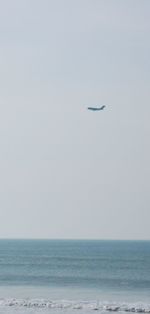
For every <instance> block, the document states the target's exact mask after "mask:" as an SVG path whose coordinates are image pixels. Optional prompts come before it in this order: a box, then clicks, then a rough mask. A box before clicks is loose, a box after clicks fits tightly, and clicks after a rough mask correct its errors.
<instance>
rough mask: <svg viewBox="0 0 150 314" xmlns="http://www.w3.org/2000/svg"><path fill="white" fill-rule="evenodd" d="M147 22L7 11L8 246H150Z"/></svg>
mask: <svg viewBox="0 0 150 314" xmlns="http://www.w3.org/2000/svg"><path fill="white" fill-rule="evenodd" d="M149 17H150V1H149V0H13V1H12V0H5V1H4V0H0V237H1V238H84V239H86V238H98V239H150V226H149V224H150V144H149V141H150V122H149V119H150V94H149V87H150V40H149V34H150V18H149ZM96 104H97V105H101V104H106V105H107V106H106V108H105V110H103V111H100V112H90V111H88V110H87V106H89V105H90V106H91V105H96Z"/></svg>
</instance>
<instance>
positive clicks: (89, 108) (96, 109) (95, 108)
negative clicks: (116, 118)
mask: <svg viewBox="0 0 150 314" xmlns="http://www.w3.org/2000/svg"><path fill="white" fill-rule="evenodd" d="M105 107H106V106H105V105H103V106H101V107H88V108H87V109H88V110H92V111H99V110H103V109H104V108H105Z"/></svg>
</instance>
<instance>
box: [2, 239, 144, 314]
mask: <svg viewBox="0 0 150 314" xmlns="http://www.w3.org/2000/svg"><path fill="white" fill-rule="evenodd" d="M94 311H97V312H98V313H103V314H107V313H108V312H118V313H125V312H129V313H150V241H108V240H6V239H5V240H0V313H5V314H35V313H38V314H39V313H40V314H44V313H45V314H48V313H49V314H55V313H56V314H74V313H75V314H88V313H89V314H90V313H91V314H92V313H93V312H94Z"/></svg>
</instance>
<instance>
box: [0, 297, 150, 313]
mask: <svg viewBox="0 0 150 314" xmlns="http://www.w3.org/2000/svg"><path fill="white" fill-rule="evenodd" d="M6 307H13V308H45V309H46V308H47V309H60V310H61V309H72V310H97V311H104V312H130V313H150V304H144V303H133V304H132V303H130V304H128V303H119V302H116V303H115V302H113V303H111V302H101V301H70V300H69V301H67V300H59V301H56V300H48V299H5V298H1V299H0V308H6Z"/></svg>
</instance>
